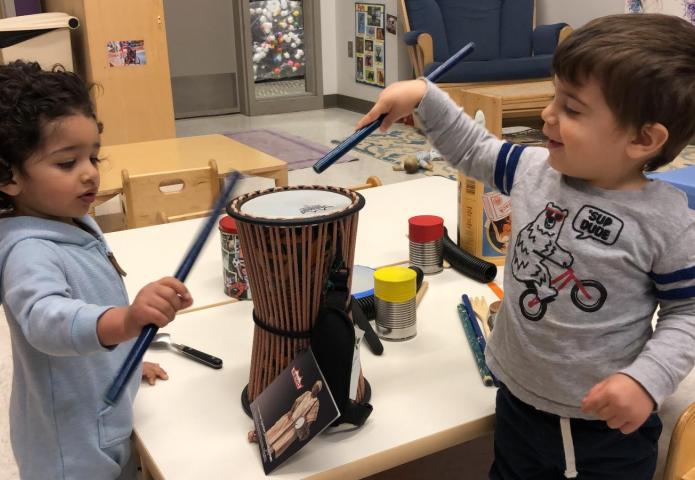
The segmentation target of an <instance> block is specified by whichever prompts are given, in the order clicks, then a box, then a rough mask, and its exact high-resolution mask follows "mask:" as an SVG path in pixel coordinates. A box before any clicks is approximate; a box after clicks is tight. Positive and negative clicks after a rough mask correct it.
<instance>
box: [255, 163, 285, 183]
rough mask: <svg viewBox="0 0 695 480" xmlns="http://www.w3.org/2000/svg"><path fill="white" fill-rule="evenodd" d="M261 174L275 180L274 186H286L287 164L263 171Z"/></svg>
mask: <svg viewBox="0 0 695 480" xmlns="http://www.w3.org/2000/svg"><path fill="white" fill-rule="evenodd" d="M261 176H263V177H267V178H272V179H273V180H275V186H276V187H286V186H287V185H288V181H289V180H288V177H287V165H285V166H284V167H283V168H280V169H278V170H274V171H272V172H265V173H263V174H261Z"/></svg>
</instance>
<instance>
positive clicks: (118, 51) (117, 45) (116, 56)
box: [106, 40, 147, 67]
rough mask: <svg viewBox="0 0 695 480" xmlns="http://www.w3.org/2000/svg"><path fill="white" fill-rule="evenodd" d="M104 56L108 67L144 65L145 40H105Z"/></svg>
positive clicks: (145, 62)
mask: <svg viewBox="0 0 695 480" xmlns="http://www.w3.org/2000/svg"><path fill="white" fill-rule="evenodd" d="M106 58H107V60H108V62H109V67H126V66H128V65H146V64H147V58H146V57H145V41H144V40H123V41H114V42H106Z"/></svg>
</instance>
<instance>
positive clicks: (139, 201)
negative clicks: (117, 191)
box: [121, 160, 220, 228]
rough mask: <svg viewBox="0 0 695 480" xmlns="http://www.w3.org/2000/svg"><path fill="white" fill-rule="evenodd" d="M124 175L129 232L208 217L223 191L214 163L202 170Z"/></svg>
mask: <svg viewBox="0 0 695 480" xmlns="http://www.w3.org/2000/svg"><path fill="white" fill-rule="evenodd" d="M121 175H122V177H123V207H124V210H125V216H126V226H127V228H135V227H144V226H147V225H155V224H158V223H168V222H169V221H173V220H185V219H188V218H196V217H202V216H205V215H207V214H208V213H209V212H210V206H211V205H212V204H213V203H214V201H215V199H216V198H217V195H218V194H219V191H220V183H219V178H218V174H217V163H216V162H215V161H214V160H210V161H209V162H208V166H207V167H202V168H190V169H185V170H177V171H172V172H161V173H147V174H142V175H132V176H131V175H129V174H128V171H127V170H123V171H122V172H121Z"/></svg>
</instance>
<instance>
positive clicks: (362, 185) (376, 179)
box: [350, 175, 383, 190]
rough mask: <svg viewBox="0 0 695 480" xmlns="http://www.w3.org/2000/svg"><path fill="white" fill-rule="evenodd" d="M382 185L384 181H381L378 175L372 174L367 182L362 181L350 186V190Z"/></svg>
mask: <svg viewBox="0 0 695 480" xmlns="http://www.w3.org/2000/svg"><path fill="white" fill-rule="evenodd" d="M382 185H383V183H381V179H380V178H379V177H377V176H376V175H372V176H371V177H368V178H367V180H366V181H365V183H360V184H359V185H355V186H352V187H350V190H364V189H365V188H372V187H380V186H382Z"/></svg>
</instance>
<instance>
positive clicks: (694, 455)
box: [663, 403, 695, 480]
mask: <svg viewBox="0 0 695 480" xmlns="http://www.w3.org/2000/svg"><path fill="white" fill-rule="evenodd" d="M663 480H695V403H692V404H690V406H689V407H688V408H686V409H685V411H684V412H683V413H682V414H681V416H680V417H679V418H678V421H677V422H676V426H675V427H674V428H673V432H672V433H671V443H670V445H669V447H668V458H667V459H666V467H665V469H664V476H663Z"/></svg>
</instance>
